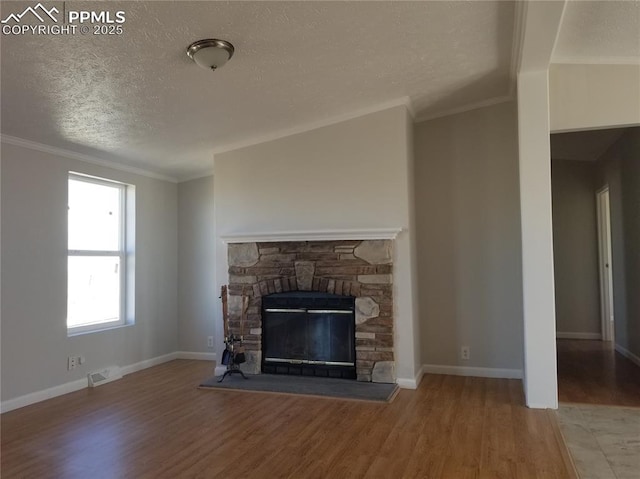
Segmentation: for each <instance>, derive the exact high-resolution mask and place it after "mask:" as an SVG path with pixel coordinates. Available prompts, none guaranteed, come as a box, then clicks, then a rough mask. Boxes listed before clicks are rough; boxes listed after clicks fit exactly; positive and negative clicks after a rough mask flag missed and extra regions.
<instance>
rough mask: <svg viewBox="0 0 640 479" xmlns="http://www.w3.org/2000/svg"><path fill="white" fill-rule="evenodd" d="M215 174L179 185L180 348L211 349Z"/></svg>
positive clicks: (214, 293) (217, 304)
mask: <svg viewBox="0 0 640 479" xmlns="http://www.w3.org/2000/svg"><path fill="white" fill-rule="evenodd" d="M213 221H214V217H213V176H208V177H205V178H199V179H197V180H192V181H186V182H183V183H180V184H179V185H178V244H179V245H180V248H179V253H178V334H179V348H180V350H181V351H190V352H209V353H212V352H213V351H214V349H213V348H208V347H207V337H208V336H213V335H214V323H213V311H214V309H215V308H220V307H221V306H220V301H219V300H218V295H219V292H217V291H216V290H215V289H216V288H215V261H214V259H215V250H214V245H215V234H214V227H213Z"/></svg>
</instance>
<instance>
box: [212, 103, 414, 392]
mask: <svg viewBox="0 0 640 479" xmlns="http://www.w3.org/2000/svg"><path fill="white" fill-rule="evenodd" d="M408 128H409V122H408V121H407V112H406V108H405V107H404V106H400V107H395V108H391V109H388V110H384V111H381V112H377V113H372V114H369V115H366V116H363V117H359V118H356V119H353V120H348V121H345V122H342V123H338V124H334V125H330V126H326V127H323V128H318V129H316V130H312V131H308V132H305V133H300V134H296V135H292V136H289V137H286V138H282V139H278V140H274V141H270V142H267V143H262V144H259V145H255V146H250V147H246V148H242V149H239V150H235V151H231V152H227V153H223V154H218V155H216V157H215V175H214V183H215V187H214V194H215V202H214V209H215V227H216V235H217V236H218V240H217V241H216V268H217V276H216V277H217V288H218V289H219V287H220V285H221V284H224V283H226V282H227V278H228V275H227V269H228V267H227V258H226V246H225V245H224V244H223V243H222V241H221V240H220V239H219V238H220V236H224V235H230V234H240V233H266V232H280V231H317V230H334V231H335V230H353V229H366V228H393V227H400V228H403V229H404V231H403V232H402V233H401V234H400V235H399V236H398V238H397V240H396V242H395V255H396V256H395V263H394V266H395V272H394V283H395V284H394V294H395V299H396V311H395V315H396V325H395V336H396V366H397V375H398V377H399V378H403V379H407V380H414V378H415V375H416V373H417V369H418V364H417V363H416V358H417V356H416V355H415V351H414V350H415V342H414V341H415V338H414V334H418V332H417V331H414V329H415V324H414V314H415V312H414V310H413V309H414V308H413V299H412V288H413V287H414V284H413V282H412V267H413V266H412V255H411V242H412V236H413V234H414V232H413V231H412V229H411V218H410V215H411V211H410V210H411V208H410V204H409V198H410V191H411V187H410V181H409V173H410V168H411V165H410V161H411V159H410V141H409V135H410V132H409V131H408ZM216 314H217V316H216V318H217V326H218V329H217V344H219V343H220V342H221V339H220V338H221V326H220V313H219V312H218V311H216Z"/></svg>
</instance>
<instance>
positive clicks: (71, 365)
mask: <svg viewBox="0 0 640 479" xmlns="http://www.w3.org/2000/svg"><path fill="white" fill-rule="evenodd" d="M77 365H78V358H77V357H76V356H69V357H68V358H67V370H68V371H71V370H72V369H75V368H76V366H77Z"/></svg>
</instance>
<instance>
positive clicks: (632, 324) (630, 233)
mask: <svg viewBox="0 0 640 479" xmlns="http://www.w3.org/2000/svg"><path fill="white" fill-rule="evenodd" d="M598 165H599V171H598V187H600V186H604V185H605V184H608V185H609V199H610V205H611V206H610V207H611V236H612V238H611V250H612V251H611V252H612V256H613V258H612V261H613V264H612V267H613V270H612V274H613V301H614V305H613V307H614V318H615V342H616V345H619V346H621V347H623V348H624V349H626V350H628V351H630V352H631V353H633V354H635V355H636V356H640V294H639V293H638V292H639V291H640V128H639V127H636V128H632V129H630V130H629V131H627V132H626V133H625V134H624V135H623V136H622V137H621V138H620V139H619V140H618V141H617V142H616V143H615V144H614V145H613V146H612V147H611V148H609V150H608V151H607V152H606V153H605V154H604V155H603V156H602V157H601V158H600V159H599V160H598Z"/></svg>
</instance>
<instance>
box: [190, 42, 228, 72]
mask: <svg viewBox="0 0 640 479" xmlns="http://www.w3.org/2000/svg"><path fill="white" fill-rule="evenodd" d="M234 51H235V49H234V48H233V45H232V44H231V43H229V42H228V41H226V40H216V39H215V38H208V39H206V40H198V41H197V42H193V43H192V44H191V45H189V46H188V47H187V56H188V57H189V58H191V59H192V60H193V61H194V62H196V63H197V64H198V65H199V66H201V67H202V68H206V69H207V70H217V69H218V68H220V67H221V66H223V65H224V64H225V63H227V62H228V61H229V59H230V58H231V57H232V56H233V52H234Z"/></svg>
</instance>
